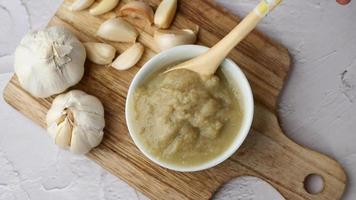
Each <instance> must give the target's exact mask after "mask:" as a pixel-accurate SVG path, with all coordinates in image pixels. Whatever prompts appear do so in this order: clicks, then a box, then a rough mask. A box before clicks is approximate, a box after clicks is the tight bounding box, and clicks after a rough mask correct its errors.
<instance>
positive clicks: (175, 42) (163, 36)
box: [154, 29, 197, 51]
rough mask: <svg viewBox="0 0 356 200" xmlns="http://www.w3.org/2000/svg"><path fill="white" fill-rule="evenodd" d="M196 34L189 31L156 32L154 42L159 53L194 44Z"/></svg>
mask: <svg viewBox="0 0 356 200" xmlns="http://www.w3.org/2000/svg"><path fill="white" fill-rule="evenodd" d="M196 39H197V36H196V33H195V32H194V31H192V30H190V29H183V30H156V31H155V33H154V40H155V42H156V44H157V45H158V47H159V48H160V49H161V51H163V50H166V49H169V48H172V47H175V46H179V45H184V44H194V43H195V41H196Z"/></svg>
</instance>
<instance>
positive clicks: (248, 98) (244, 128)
mask: <svg viewBox="0 0 356 200" xmlns="http://www.w3.org/2000/svg"><path fill="white" fill-rule="evenodd" d="M187 49H189V51H190V52H189V51H187ZM208 49H209V48H208V47H206V46H201V45H181V46H177V47H173V48H170V49H168V50H165V51H162V52H160V53H158V54H157V55H155V56H153V57H152V58H151V59H149V60H148V61H147V62H146V63H145V64H144V65H143V66H142V67H141V69H140V70H139V71H138V72H137V73H136V74H135V76H134V78H133V79H132V81H131V83H130V86H129V90H128V93H127V97H126V103H125V118H126V125H127V128H128V130H129V134H130V136H131V138H132V140H133V141H134V143H135V145H136V146H137V147H138V149H139V150H140V151H141V152H142V153H143V154H144V155H145V156H146V157H147V158H149V159H150V160H151V161H153V162H154V163H156V164H158V165H159V166H161V167H164V168H167V169H170V170H174V171H180V172H194V171H201V170H205V169H208V168H212V167H214V166H216V165H218V164H220V163H222V162H223V161H225V160H227V159H228V158H229V157H231V156H232V155H233V154H234V153H235V152H236V151H237V150H238V149H239V148H240V146H241V145H242V143H243V142H244V140H245V139H246V137H247V135H248V133H249V131H250V128H251V125H252V121H253V114H254V100H253V94H252V90H251V86H250V84H249V82H248V80H247V78H246V76H245V74H244V73H243V72H242V70H241V69H240V67H239V66H238V65H237V64H236V63H235V62H233V61H232V60H231V59H228V58H226V59H224V61H223V62H222V64H221V66H225V65H232V66H234V69H235V70H236V73H237V76H239V80H237V81H238V85H239V86H238V87H239V91H242V90H243V89H242V87H244V90H243V91H244V92H241V93H242V94H241V98H242V99H243V104H244V110H243V118H244V119H243V122H242V124H241V127H240V130H239V132H238V133H237V134H238V135H237V136H236V137H235V139H234V141H233V142H232V143H231V144H230V146H229V147H228V148H227V149H226V150H225V151H224V152H223V153H221V155H219V156H217V157H216V158H214V159H212V160H209V161H207V162H204V163H202V164H199V165H193V166H180V165H175V164H171V163H165V162H162V161H160V160H158V159H157V158H156V157H155V156H153V155H150V154H149V153H148V151H147V150H146V149H145V147H144V145H142V143H141V142H140V141H139V139H138V138H137V134H135V133H134V128H133V125H132V124H131V121H132V120H130V119H131V115H132V113H130V112H131V107H132V106H131V104H130V102H131V101H132V100H133V93H134V90H135V89H136V88H137V86H139V85H140V83H141V82H142V81H144V78H145V76H144V75H145V74H147V73H148V74H149V73H150V71H151V73H153V72H152V70H153V69H156V68H158V69H161V68H163V67H164V66H159V67H155V66H154V64H155V62H157V60H161V59H162V58H164V57H165V56H167V55H171V54H175V53H177V52H180V53H182V52H183V53H185V54H187V52H189V53H191V52H193V51H195V54H196V55H199V54H201V53H203V52H205V51H207V50H208ZM196 55H194V56H196ZM194 56H193V57H194ZM154 71H157V70H154Z"/></svg>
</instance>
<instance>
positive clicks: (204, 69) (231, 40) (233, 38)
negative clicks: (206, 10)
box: [165, 0, 282, 77]
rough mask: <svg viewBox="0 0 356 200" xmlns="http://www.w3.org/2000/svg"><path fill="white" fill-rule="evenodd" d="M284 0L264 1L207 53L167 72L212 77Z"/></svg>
mask: <svg viewBox="0 0 356 200" xmlns="http://www.w3.org/2000/svg"><path fill="white" fill-rule="evenodd" d="M281 1H282V0H262V1H261V2H260V3H259V4H258V5H257V6H256V7H255V9H254V10H253V11H252V12H250V13H249V14H248V15H247V16H246V17H245V18H244V19H243V20H242V21H241V22H240V23H239V24H238V25H237V26H236V27H235V28H234V29H232V30H231V32H230V33H229V34H227V35H226V36H225V37H224V38H223V39H222V40H220V41H219V42H218V43H217V44H215V45H214V46H213V47H212V48H210V49H209V51H207V52H206V53H204V54H202V55H200V56H197V57H195V58H192V59H190V60H188V61H185V62H183V63H181V64H178V65H176V66H174V67H172V68H170V69H168V70H167V71H165V73H166V72H169V71H172V70H176V69H188V70H191V71H194V72H197V73H198V74H199V75H200V76H201V77H207V76H211V75H213V74H214V73H215V71H216V70H217V69H218V67H219V65H220V63H221V62H222V61H223V60H224V59H225V58H226V56H227V55H228V54H229V53H230V51H231V50H232V49H233V48H234V47H235V46H236V45H237V44H238V43H239V42H240V41H241V40H243V39H244V38H245V37H246V36H247V34H249V33H250V32H251V31H252V30H253V29H254V28H255V27H256V25H257V24H258V23H259V22H260V21H261V20H262V19H263V17H265V16H266V15H267V13H269V11H271V10H273V9H274V8H275V7H276V6H277V5H279V4H280V2H281Z"/></svg>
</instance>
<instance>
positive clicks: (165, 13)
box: [154, 0, 177, 29]
mask: <svg viewBox="0 0 356 200" xmlns="http://www.w3.org/2000/svg"><path fill="white" fill-rule="evenodd" d="M176 10H177V0H163V1H162V2H161V3H160V4H159V6H158V8H157V10H156V13H155V16H154V23H155V25H156V26H157V27H158V28H162V29H166V28H169V26H170V25H171V23H172V21H173V19H174V16H175V14H176Z"/></svg>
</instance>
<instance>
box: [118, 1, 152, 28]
mask: <svg viewBox="0 0 356 200" xmlns="http://www.w3.org/2000/svg"><path fill="white" fill-rule="evenodd" d="M119 16H129V17H133V18H140V19H146V20H147V21H148V22H149V24H153V18H154V12H153V10H152V8H151V6H149V5H148V4H147V3H145V2H142V1H130V2H128V3H127V4H125V5H124V6H123V7H122V8H121V9H120V11H119Z"/></svg>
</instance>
